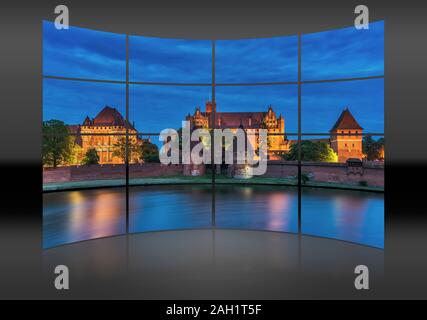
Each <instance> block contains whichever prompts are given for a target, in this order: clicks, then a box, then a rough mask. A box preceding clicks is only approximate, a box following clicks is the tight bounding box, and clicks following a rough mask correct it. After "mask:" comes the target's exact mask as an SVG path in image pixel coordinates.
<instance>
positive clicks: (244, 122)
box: [185, 101, 290, 158]
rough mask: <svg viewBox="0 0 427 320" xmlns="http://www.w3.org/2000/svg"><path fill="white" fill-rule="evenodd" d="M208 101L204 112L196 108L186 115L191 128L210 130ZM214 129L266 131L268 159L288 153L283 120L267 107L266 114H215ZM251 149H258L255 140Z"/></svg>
mask: <svg viewBox="0 0 427 320" xmlns="http://www.w3.org/2000/svg"><path fill="white" fill-rule="evenodd" d="M214 107H215V106H214V104H213V103H212V102H210V101H208V102H206V109H205V112H202V111H201V110H200V107H196V110H195V112H194V114H193V115H190V114H188V115H187V116H186V118H185V120H187V121H190V124H191V126H192V127H193V128H210V125H209V122H210V118H211V115H212V111H213V108H214ZM214 127H215V128H218V129H230V130H231V131H232V132H233V133H235V132H236V130H237V129H239V128H242V129H245V130H246V132H247V133H248V134H257V133H258V130H259V129H267V131H268V134H277V135H271V136H268V150H269V156H270V158H274V157H275V156H279V155H284V154H285V153H286V152H288V151H289V147H290V141H289V140H288V139H287V138H286V136H285V134H284V133H285V119H284V117H283V116H282V115H279V116H278V117H277V116H276V113H275V112H274V111H273V107H272V106H269V107H268V110H267V112H216V117H215V124H214ZM254 144H255V145H253V147H254V149H255V150H256V149H258V144H257V141H256V139H255V140H254Z"/></svg>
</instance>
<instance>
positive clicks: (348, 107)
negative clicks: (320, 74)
mask: <svg viewBox="0 0 427 320" xmlns="http://www.w3.org/2000/svg"><path fill="white" fill-rule="evenodd" d="M301 90H302V95H301V99H302V107H301V127H302V133H307V134H308V133H328V132H331V131H336V130H338V132H340V133H348V130H351V133H356V134H357V133H358V134H361V133H362V132H365V133H383V132H384V79H370V80H357V81H346V82H329V83H313V84H303V85H302V88H301ZM342 131H344V132H342Z"/></svg>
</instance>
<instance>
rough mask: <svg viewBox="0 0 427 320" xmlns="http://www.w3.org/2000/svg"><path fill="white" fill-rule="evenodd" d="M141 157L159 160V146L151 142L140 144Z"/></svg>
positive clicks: (151, 160) (147, 159) (148, 159)
mask: <svg viewBox="0 0 427 320" xmlns="http://www.w3.org/2000/svg"><path fill="white" fill-rule="evenodd" d="M141 149H142V150H141V151H142V159H143V160H144V162H145V163H147V162H157V163H158V162H160V159H159V148H158V147H157V146H156V145H155V144H154V143H151V142H144V143H143V144H142V148H141Z"/></svg>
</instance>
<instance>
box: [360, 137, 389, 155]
mask: <svg viewBox="0 0 427 320" xmlns="http://www.w3.org/2000/svg"><path fill="white" fill-rule="evenodd" d="M362 148H363V154H364V155H365V156H366V159H367V160H370V161H374V160H383V159H384V138H380V139H378V140H377V141H375V140H374V139H373V138H372V136H365V137H363V141H362Z"/></svg>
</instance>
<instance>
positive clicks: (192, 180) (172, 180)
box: [43, 175, 384, 192]
mask: <svg viewBox="0 0 427 320" xmlns="http://www.w3.org/2000/svg"><path fill="white" fill-rule="evenodd" d="M211 181H212V180H211V176H210V175H205V176H202V177H191V176H169V177H153V178H134V179H130V180H129V185H131V186H137V185H179V184H210V183H211ZM215 182H216V184H224V185H225V184H234V185H236V184H237V185H282V186H283V185H285V186H297V185H298V181H297V179H295V178H266V177H253V178H251V179H234V178H229V177H227V176H226V175H217V176H216V177H215ZM125 184H126V180H125V179H108V180H107V179H105V180H89V181H72V182H59V183H49V184H44V185H43V191H44V192H53V191H65V190H77V189H92V188H105V187H124V186H125ZM304 186H309V187H319V188H334V189H346V190H360V191H375V192H384V188H383V187H372V186H364V185H350V184H342V183H335V182H317V181H307V182H306V183H305V184H304Z"/></svg>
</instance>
